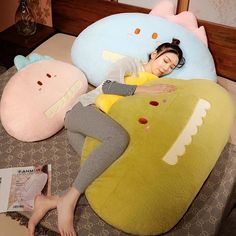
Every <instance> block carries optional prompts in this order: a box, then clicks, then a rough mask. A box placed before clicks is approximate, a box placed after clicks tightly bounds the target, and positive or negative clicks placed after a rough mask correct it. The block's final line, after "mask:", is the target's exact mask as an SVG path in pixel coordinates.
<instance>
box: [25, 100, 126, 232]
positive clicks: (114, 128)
mask: <svg viewBox="0 0 236 236" xmlns="http://www.w3.org/2000/svg"><path fill="white" fill-rule="evenodd" d="M65 127H66V128H67V129H68V130H69V131H70V132H72V133H78V134H79V133H80V134H84V135H86V136H90V137H94V138H96V139H98V140H100V141H101V144H99V145H98V146H97V147H96V148H95V149H94V150H93V151H92V152H91V153H90V154H89V156H88V157H87V160H86V161H85V163H84V165H83V166H82V168H81V170H80V172H79V174H78V176H77V177H76V179H75V181H74V184H73V187H71V188H70V190H69V191H68V192H67V193H66V194H65V195H63V196H62V197H53V199H52V200H51V199H48V198H46V197H43V198H42V199H39V200H41V201H38V204H37V205H38V207H37V208H36V210H35V211H34V213H33V215H32V217H31V220H30V222H29V224H30V229H29V235H30V236H32V235H33V233H32V232H34V229H35V226H36V225H37V224H38V222H39V221H40V220H41V219H42V217H43V216H44V214H45V213H46V212H47V211H46V210H47V209H48V210H50V209H52V208H55V204H56V206H57V210H58V227H59V231H60V233H61V235H62V236H65V235H71V236H75V235H76V233H75V231H74V228H73V216H74V209H75V206H76V202H77V200H78V199H79V197H80V194H81V193H83V192H84V190H85V189H86V188H87V187H88V185H89V184H90V183H91V182H93V180H95V179H96V177H98V176H99V175H100V174H101V173H102V172H103V171H104V170H105V169H106V168H108V167H109V166H110V165H111V164H112V163H113V162H114V161H115V160H116V159H117V158H119V156H120V155H121V154H122V153H123V152H124V150H125V149H126V147H127V145H128V142H129V136H128V134H127V132H126V131H125V130H124V129H123V128H122V127H121V126H120V125H119V124H118V123H117V122H115V121H114V120H113V119H111V118H110V117H109V116H107V115H106V114H104V113H102V112H100V111H99V110H98V109H97V108H96V107H93V106H88V107H83V106H82V105H81V104H80V103H79V104H77V105H76V106H74V107H73V109H72V110H71V111H69V112H68V113H67V115H66V118H65ZM36 200H37V199H36ZM49 200H51V201H49ZM36 203H37V202H36ZM44 203H47V204H46V207H44Z"/></svg>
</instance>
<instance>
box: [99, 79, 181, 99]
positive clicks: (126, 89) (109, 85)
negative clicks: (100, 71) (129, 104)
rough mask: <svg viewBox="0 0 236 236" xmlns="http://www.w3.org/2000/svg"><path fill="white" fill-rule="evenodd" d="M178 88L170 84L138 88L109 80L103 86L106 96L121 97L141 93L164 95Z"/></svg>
mask: <svg viewBox="0 0 236 236" xmlns="http://www.w3.org/2000/svg"><path fill="white" fill-rule="evenodd" d="M175 89H176V87H175V86H174V85H169V84H156V85H149V86H137V85H127V84H122V83H118V82H115V81H110V80H107V81H105V82H104V83H103V85H102V91H103V93H105V94H116V95H121V96H131V95H133V94H139V93H163V92H172V91H175Z"/></svg>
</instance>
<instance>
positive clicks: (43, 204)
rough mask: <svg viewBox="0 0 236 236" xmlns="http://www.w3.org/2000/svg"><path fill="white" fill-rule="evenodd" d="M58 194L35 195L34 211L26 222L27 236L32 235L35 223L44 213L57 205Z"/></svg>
mask: <svg viewBox="0 0 236 236" xmlns="http://www.w3.org/2000/svg"><path fill="white" fill-rule="evenodd" d="M58 198H59V197H58V196H44V195H37V196H36V197H35V201H34V211H33V214H32V216H31V217H30V219H29V223H28V236H34V231H35V227H36V225H37V224H38V223H39V221H40V220H41V219H42V218H43V217H44V216H45V214H46V213H47V212H48V211H49V210H51V209H54V208H56V207H57V201H58Z"/></svg>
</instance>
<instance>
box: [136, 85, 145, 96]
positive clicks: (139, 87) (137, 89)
mask: <svg viewBox="0 0 236 236" xmlns="http://www.w3.org/2000/svg"><path fill="white" fill-rule="evenodd" d="M145 92H147V86H142V85H139V86H137V88H136V89H135V92H134V94H139V93H145Z"/></svg>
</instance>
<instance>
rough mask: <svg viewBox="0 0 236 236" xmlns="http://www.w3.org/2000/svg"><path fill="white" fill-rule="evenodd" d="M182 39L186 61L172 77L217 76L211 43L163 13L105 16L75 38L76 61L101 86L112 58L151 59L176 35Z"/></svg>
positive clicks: (144, 60) (74, 61) (114, 59)
mask: <svg viewBox="0 0 236 236" xmlns="http://www.w3.org/2000/svg"><path fill="white" fill-rule="evenodd" d="M173 37H174V38H178V39H179V40H180V41H181V44H180V47H181V48H182V50H183V53H184V57H185V59H186V64H185V66H184V67H182V68H181V69H176V70H174V71H173V72H172V73H171V74H169V75H168V77H172V78H179V79H192V78H201V79H209V80H214V81H215V80H216V72H215V66H214V61H213V59H212V56H211V54H210V51H209V49H208V47H207V46H206V45H205V44H204V43H203V42H202V41H201V40H200V39H199V38H198V37H196V36H195V35H194V34H193V32H191V31H190V30H189V29H186V28H185V27H184V26H182V25H179V24H177V23H174V22H171V21H169V20H167V19H164V18H162V17H159V16H155V15H149V14H142V13H122V14H116V15H112V16H109V17H106V18H103V19H101V20H99V21H97V22H95V23H94V24H92V25H90V26H89V27H88V28H86V29H85V30H84V31H83V32H82V33H81V34H80V35H79V36H78V37H77V38H76V40H75V41H74V44H73V46H72V52H71V54H72V61H73V63H74V64H75V65H76V66H77V67H79V68H80V69H81V70H82V71H83V72H84V73H85V74H86V77H87V78H88V81H89V82H90V83H91V84H93V85H95V86H98V85H99V84H100V83H101V82H102V81H103V80H104V79H105V76H106V73H107V71H108V68H109V66H110V65H111V63H112V62H114V61H116V60H117V59H119V58H121V57H123V56H132V57H136V58H140V59H141V60H142V61H143V62H147V61H148V55H149V53H151V52H152V51H154V50H155V49H156V48H157V46H158V45H159V44H161V43H164V42H171V41H172V38H173Z"/></svg>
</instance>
